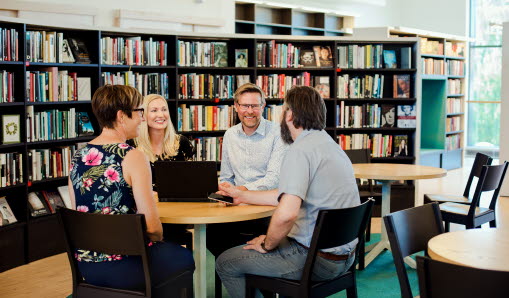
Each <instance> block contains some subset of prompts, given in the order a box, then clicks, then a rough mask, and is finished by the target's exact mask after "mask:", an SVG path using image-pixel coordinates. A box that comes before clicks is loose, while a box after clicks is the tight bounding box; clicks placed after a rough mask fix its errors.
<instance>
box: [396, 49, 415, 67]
mask: <svg viewBox="0 0 509 298" xmlns="http://www.w3.org/2000/svg"><path fill="white" fill-rule="evenodd" d="M399 56H400V64H401V65H400V68H403V69H410V68H412V51H411V49H410V47H402V48H401V49H400V55H399Z"/></svg>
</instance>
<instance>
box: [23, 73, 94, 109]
mask: <svg viewBox="0 0 509 298" xmlns="http://www.w3.org/2000/svg"><path fill="white" fill-rule="evenodd" d="M91 92H92V91H91V80H90V77H78V74H77V73H76V72H68V71H67V70H60V71H59V70H58V68H57V67H45V68H43V69H41V70H38V71H27V72H26V98H27V99H28V101H30V102H50V101H51V102H54V101H78V100H84V101H89V100H91V99H92V95H91Z"/></svg>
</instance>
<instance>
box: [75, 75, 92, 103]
mask: <svg viewBox="0 0 509 298" xmlns="http://www.w3.org/2000/svg"><path fill="white" fill-rule="evenodd" d="M91 94H92V92H91V85H90V78H88V77H78V100H79V101H82V100H86V101H90V100H92V95H91Z"/></svg>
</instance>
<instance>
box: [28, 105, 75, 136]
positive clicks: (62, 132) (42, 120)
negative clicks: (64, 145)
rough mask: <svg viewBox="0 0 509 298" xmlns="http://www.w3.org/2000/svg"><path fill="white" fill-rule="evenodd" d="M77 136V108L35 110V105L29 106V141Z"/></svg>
mask: <svg viewBox="0 0 509 298" xmlns="http://www.w3.org/2000/svg"><path fill="white" fill-rule="evenodd" d="M77 136H78V127H77V122H76V109H75V108H70V109H69V110H64V111H60V110H56V109H53V110H46V111H40V112H35V111H34V106H28V107H27V141H28V142H35V141H49V140H60V139H69V138H76V137H77Z"/></svg>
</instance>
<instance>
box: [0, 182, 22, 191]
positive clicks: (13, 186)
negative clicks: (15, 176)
mask: <svg viewBox="0 0 509 298" xmlns="http://www.w3.org/2000/svg"><path fill="white" fill-rule="evenodd" d="M25 186H26V183H20V184H15V185H11V186H6V187H0V191H7V190H12V189H15V188H21V187H25Z"/></svg>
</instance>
